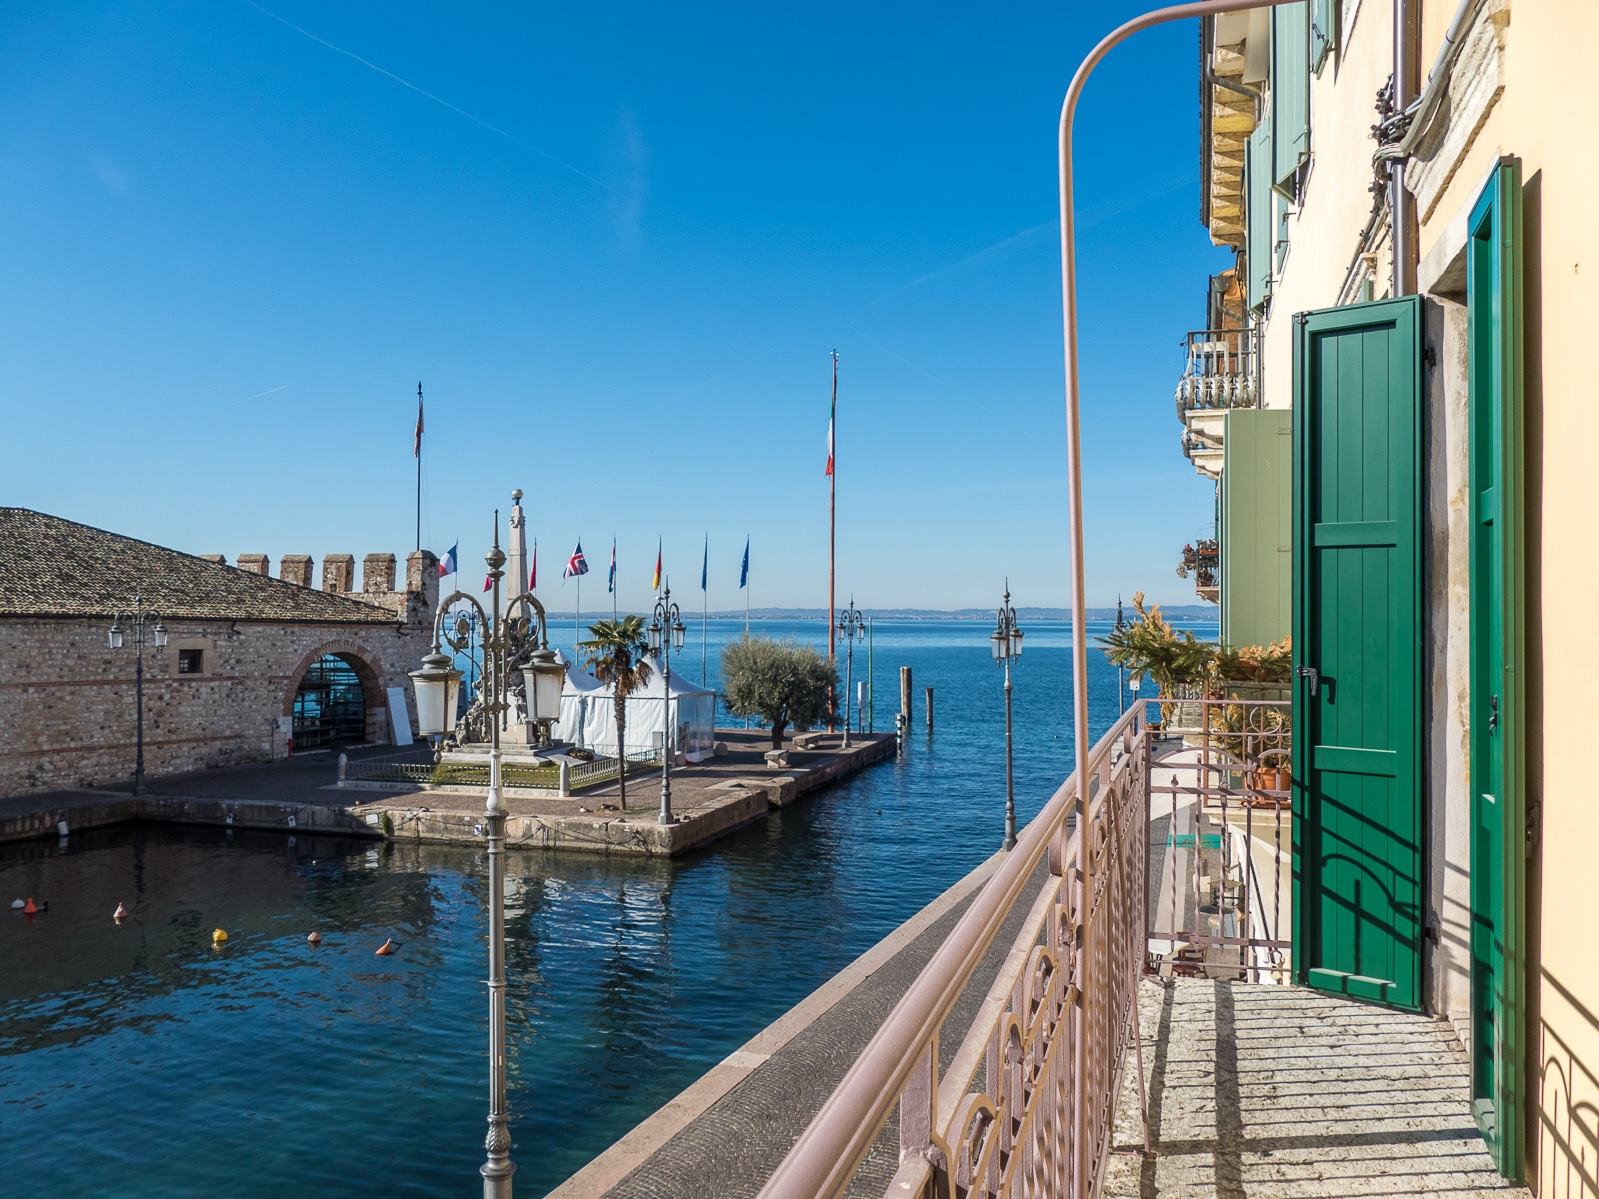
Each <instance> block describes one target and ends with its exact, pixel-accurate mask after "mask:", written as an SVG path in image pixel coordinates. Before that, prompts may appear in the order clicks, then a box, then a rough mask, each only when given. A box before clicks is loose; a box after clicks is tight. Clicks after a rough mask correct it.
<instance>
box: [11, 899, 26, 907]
mask: <svg viewBox="0 0 1599 1199" xmlns="http://www.w3.org/2000/svg"><path fill="white" fill-rule="evenodd" d="M11 906H12V907H14V908H25V907H27V906H28V905H27V904H26V903H24V902H23V901H22V900H20V899H13V900H12V901H11Z"/></svg>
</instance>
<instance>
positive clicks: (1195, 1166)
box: [1104, 979, 1528, 1199]
mask: <svg viewBox="0 0 1599 1199" xmlns="http://www.w3.org/2000/svg"><path fill="white" fill-rule="evenodd" d="M1139 1012H1140V1018H1141V1021H1142V1027H1143V1038H1144V1071H1145V1075H1146V1077H1147V1078H1148V1080H1149V1119H1150V1136H1151V1140H1152V1143H1153V1145H1154V1149H1155V1155H1154V1157H1153V1158H1152V1159H1151V1158H1145V1157H1143V1156H1142V1155H1141V1154H1137V1153H1131V1154H1130V1153H1127V1152H1125V1150H1126V1149H1131V1148H1133V1147H1135V1146H1139V1145H1141V1144H1142V1141H1143V1131H1142V1126H1141V1124H1140V1121H1139V1115H1138V1091H1137V1080H1136V1078H1134V1077H1133V1070H1132V1065H1133V1063H1134V1061H1135V1060H1136V1059H1133V1058H1132V1057H1131V1056H1129V1061H1128V1067H1129V1068H1128V1070H1127V1077H1126V1080H1125V1082H1124V1084H1123V1088H1122V1094H1121V1099H1120V1105H1119V1107H1118V1111H1117V1129H1116V1145H1117V1146H1118V1147H1119V1149H1118V1152H1116V1153H1115V1154H1113V1155H1112V1157H1111V1160H1110V1165H1109V1167H1108V1169H1107V1177H1106V1185H1105V1189H1104V1194H1105V1196H1107V1197H1109V1199H1135V1197H1136V1199H1145V1197H1148V1196H1162V1197H1165V1199H1177V1197H1179V1196H1180V1197H1182V1199H1212V1197H1214V1199H1240V1197H1243V1196H1249V1197H1250V1199H1254V1197H1256V1196H1260V1197H1267V1196H1269V1197H1271V1199H1299V1197H1301V1196H1304V1197H1309V1196H1365V1195H1452V1196H1477V1195H1483V1196H1487V1195H1492V1196H1494V1197H1495V1199H1506V1197H1521V1196H1527V1195H1528V1192H1527V1191H1526V1190H1524V1189H1523V1188H1521V1187H1518V1186H1513V1185H1511V1184H1510V1183H1508V1182H1506V1181H1505V1180H1504V1179H1502V1178H1500V1177H1499V1175H1498V1173H1497V1172H1496V1171H1495V1169H1494V1166H1493V1163H1492V1161H1491V1160H1490V1159H1489V1157H1488V1151H1487V1148H1486V1146H1485V1145H1484V1144H1483V1141H1482V1138H1481V1137H1480V1136H1479V1135H1478V1132H1477V1128H1476V1125H1475V1124H1474V1123H1473V1121H1472V1118H1471V1112H1470V1108H1469V1105H1468V1102H1467V1073H1466V1066H1467V1063H1466V1053H1465V1050H1464V1048H1463V1047H1462V1046H1461V1044H1460V1041H1459V1039H1458V1038H1457V1037H1456V1036H1455V1033H1454V1030H1453V1029H1452V1028H1451V1027H1450V1026H1449V1025H1448V1024H1447V1023H1445V1022H1444V1021H1442V1020H1433V1019H1430V1018H1428V1017H1425V1016H1412V1015H1407V1014H1404V1013H1400V1012H1394V1011H1390V1010H1389V1009H1386V1008H1381V1007H1376V1006H1374V1005H1370V1004H1363V1003H1356V1002H1353V1001H1350V1000H1344V999H1339V998H1336V997H1334V996H1329V995H1324V994H1322V993H1320V992H1316V991H1309V990H1304V989H1301V988H1298V987H1281V986H1269V985H1259V984H1256V985H1250V984H1243V983H1228V982H1217V981H1211V980H1206V979H1177V980H1172V981H1167V982H1164V983H1163V982H1161V981H1157V980H1146V981H1145V983H1144V984H1143V987H1142V993H1141V995H1140V1003H1139Z"/></svg>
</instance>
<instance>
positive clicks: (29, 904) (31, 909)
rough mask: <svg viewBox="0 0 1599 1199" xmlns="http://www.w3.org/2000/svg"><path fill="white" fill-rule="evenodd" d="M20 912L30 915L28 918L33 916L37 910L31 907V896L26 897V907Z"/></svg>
mask: <svg viewBox="0 0 1599 1199" xmlns="http://www.w3.org/2000/svg"><path fill="white" fill-rule="evenodd" d="M22 910H23V911H24V912H26V913H28V915H30V916H31V915H33V914H34V913H35V912H37V911H38V910H39V909H38V908H36V907H34V906H33V896H31V895H30V896H28V906H27V907H25V908H23V909H22Z"/></svg>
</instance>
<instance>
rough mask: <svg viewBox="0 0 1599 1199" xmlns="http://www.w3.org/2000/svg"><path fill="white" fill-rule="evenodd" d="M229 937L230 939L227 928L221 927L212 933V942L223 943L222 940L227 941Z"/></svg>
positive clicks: (214, 943) (215, 943)
mask: <svg viewBox="0 0 1599 1199" xmlns="http://www.w3.org/2000/svg"><path fill="white" fill-rule="evenodd" d="M227 939H228V934H227V930H225V929H220V928H219V929H217V930H216V931H215V932H213V933H212V934H211V944H213V945H220V944H222V942H224V941H226V940H227Z"/></svg>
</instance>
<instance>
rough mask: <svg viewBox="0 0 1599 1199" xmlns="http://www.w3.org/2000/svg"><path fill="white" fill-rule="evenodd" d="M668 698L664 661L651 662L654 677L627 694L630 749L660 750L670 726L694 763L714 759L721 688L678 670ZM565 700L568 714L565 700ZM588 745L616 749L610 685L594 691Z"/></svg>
mask: <svg viewBox="0 0 1599 1199" xmlns="http://www.w3.org/2000/svg"><path fill="white" fill-rule="evenodd" d="M568 677H569V678H570V675H569V676H568ZM666 701H667V696H666V691H665V688H664V687H663V686H662V685H661V668H660V662H659V660H658V659H655V660H652V661H651V662H650V681H649V682H648V683H646V684H645V685H644V686H643V688H641V689H640V690H638V691H635V692H634V693H633V694H632V695H630V696H628V697H627V710H626V725H627V727H626V731H625V732H624V733H623V736H624V737H625V738H626V740H627V746H626V749H627V752H628V753H630V754H634V753H647V752H649V751H651V750H653V749H655V747H656V737H657V735H658V734H660V733H661V731H662V730H663V729H666V728H668V727H670V729H671V735H670V738H669V743H670V744H671V746H672V748H673V749H675V750H677V751H678V752H679V753H681V754H683V755H684V756H685V757H686V758H687V759H688V760H689V761H690V762H702V761H704V760H705V759H706V758H708V757H710V756H711V750H712V748H713V746H714V744H715V740H716V692H714V691H708V690H706V689H705V688H704V687H700V686H698V685H696V684H694V683H691V682H689V681H688V680H687V679H686V678H684V677H683V676H682V675H680V674H677V673H676V672H674V673H673V674H672V693H671V696H670V703H669V704H668V703H667V702H666ZM562 703H563V715H564V704H565V700H564V699H563V701H562ZM583 744H584V745H586V746H587V747H588V748H589V749H592V750H594V752H596V753H600V754H606V755H615V753H616V708H615V701H614V700H613V699H612V692H611V689H610V688H609V687H601V688H600V690H599V691H597V692H593V693H591V694H590V697H589V701H588V714H587V718H586V719H585V720H584V723H583Z"/></svg>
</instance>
